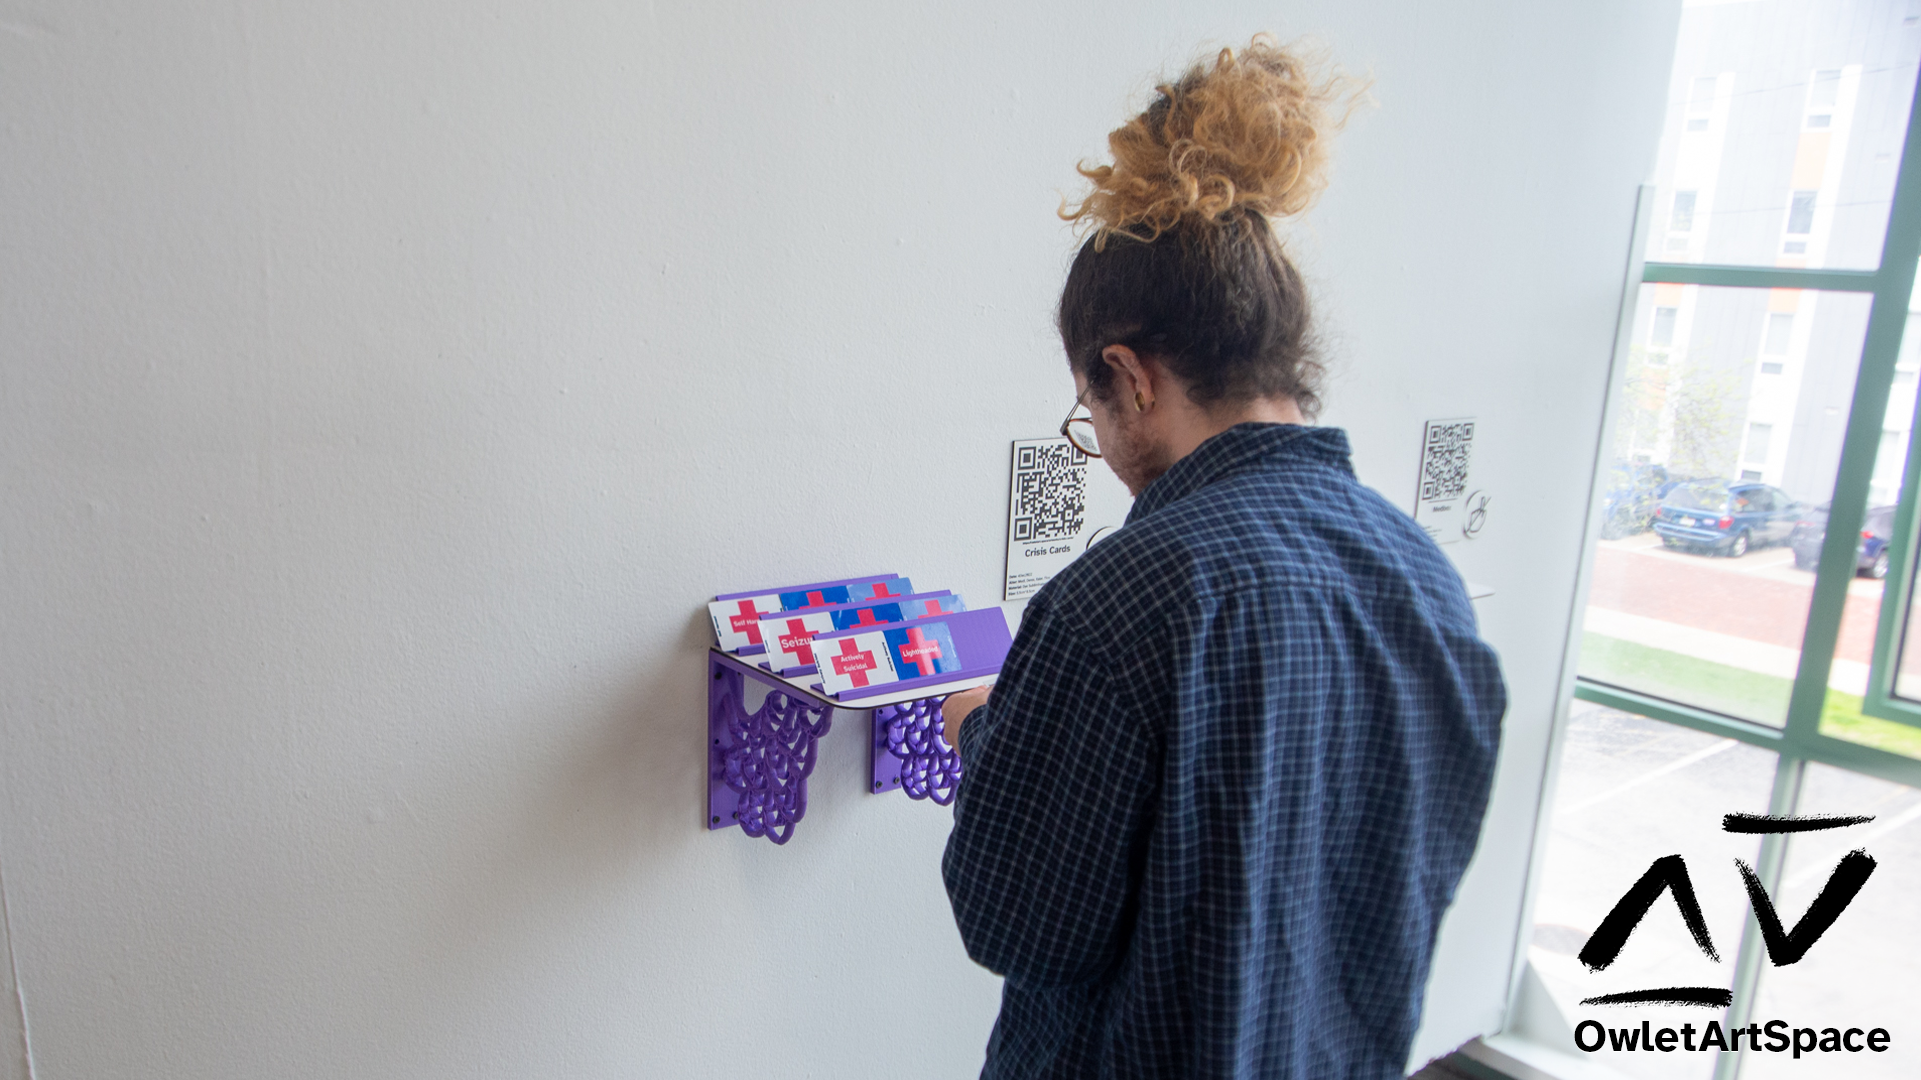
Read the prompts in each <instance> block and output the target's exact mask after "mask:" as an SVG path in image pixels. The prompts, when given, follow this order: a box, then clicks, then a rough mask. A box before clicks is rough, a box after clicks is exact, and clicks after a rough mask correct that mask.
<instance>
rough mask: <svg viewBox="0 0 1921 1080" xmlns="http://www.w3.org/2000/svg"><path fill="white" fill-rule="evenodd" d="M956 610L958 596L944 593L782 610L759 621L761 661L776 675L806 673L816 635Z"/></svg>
mask: <svg viewBox="0 0 1921 1080" xmlns="http://www.w3.org/2000/svg"><path fill="white" fill-rule="evenodd" d="M957 610H964V606H963V605H962V604H961V602H960V598H959V597H957V596H955V595H953V594H952V593H944V592H943V593H917V594H914V595H911V596H902V597H898V598H895V599H890V600H864V601H860V602H858V603H852V604H835V605H831V606H828V607H810V608H800V609H798V610H795V611H783V612H780V613H779V614H776V615H772V616H769V617H767V618H764V619H762V620H761V621H760V639H761V641H762V642H763V643H765V644H766V646H767V659H766V661H765V662H764V663H765V665H766V667H767V669H768V670H769V671H772V672H774V673H775V674H777V675H798V674H805V673H806V672H807V671H811V670H812V669H813V665H814V664H816V663H818V662H819V661H818V660H817V659H816V658H815V656H814V650H813V648H812V647H811V645H810V642H811V641H812V640H813V637H814V635H815V634H824V633H829V632H831V631H834V630H852V629H857V628H859V627H863V626H881V625H883V624H886V623H897V622H905V621H906V620H908V619H911V618H916V617H918V616H919V613H921V612H932V613H934V614H940V613H942V612H945V611H957ZM910 612H912V613H913V614H910Z"/></svg>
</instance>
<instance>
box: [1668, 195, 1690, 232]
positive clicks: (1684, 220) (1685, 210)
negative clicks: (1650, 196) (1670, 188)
mask: <svg viewBox="0 0 1921 1080" xmlns="http://www.w3.org/2000/svg"><path fill="white" fill-rule="evenodd" d="M1694 196H1695V193H1694V192H1692V191H1677V192H1675V193H1674V210H1673V212H1672V213H1670V214H1669V215H1668V231H1669V232H1678V233H1684V232H1693V231H1694Z"/></svg>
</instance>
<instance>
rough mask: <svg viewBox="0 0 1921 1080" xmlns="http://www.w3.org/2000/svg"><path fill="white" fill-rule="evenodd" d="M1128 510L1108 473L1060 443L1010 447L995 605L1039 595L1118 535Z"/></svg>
mask: <svg viewBox="0 0 1921 1080" xmlns="http://www.w3.org/2000/svg"><path fill="white" fill-rule="evenodd" d="M1133 503H1134V500H1133V498H1132V497H1131V496H1129V495H1128V493H1127V488H1126V487H1124V486H1122V484H1121V482H1120V480H1119V479H1117V478H1116V477H1115V476H1114V473H1113V470H1111V469H1109V468H1108V467H1107V466H1105V465H1103V464H1101V463H1100V462H1099V461H1096V460H1095V459H1093V458H1090V457H1088V456H1087V455H1086V454H1083V453H1081V452H1080V451H1079V450H1078V449H1076V448H1075V447H1074V445H1073V444H1072V443H1070V442H1068V441H1067V440H1066V439H1064V438H1052V439H1017V440H1015V441H1014V452H1013V467H1012V470H1011V472H1010V474H1009V477H1008V485H1007V579H1006V583H1005V585H1004V588H1003V590H1002V593H1001V598H1002V599H1003V600H1025V599H1027V598H1028V597H1030V596H1033V595H1034V594H1035V593H1037V592H1039V591H1040V587H1041V586H1042V585H1045V584H1047V583H1048V581H1050V580H1052V578H1053V577H1054V575H1055V574H1058V573H1060V572H1061V571H1062V570H1063V569H1065V568H1066V566H1067V564H1068V563H1071V562H1073V561H1074V560H1075V559H1076V558H1078V557H1079V556H1080V553H1081V552H1083V551H1086V550H1087V549H1088V548H1089V547H1092V546H1093V544H1094V542H1095V541H1097V540H1099V539H1101V538H1102V537H1103V536H1106V535H1107V534H1108V533H1111V532H1113V531H1114V530H1115V529H1118V528H1120V527H1121V525H1122V524H1123V523H1125V522H1126V521H1127V511H1128V508H1129V507H1131V506H1132V505H1133Z"/></svg>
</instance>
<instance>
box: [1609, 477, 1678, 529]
mask: <svg viewBox="0 0 1921 1080" xmlns="http://www.w3.org/2000/svg"><path fill="white" fill-rule="evenodd" d="M1679 483H1682V481H1680V480H1676V479H1669V477H1668V471H1667V468H1666V467H1665V466H1661V465H1648V464H1642V465H1625V464H1617V465H1615V466H1614V468H1613V469H1612V470H1610V471H1609V473H1608V487H1607V491H1606V492H1605V493H1604V494H1603V495H1602V496H1601V539H1603V540H1619V539H1621V538H1622V537H1624V536H1633V535H1635V534H1636V533H1644V532H1646V531H1648V527H1649V526H1650V525H1652V524H1654V511H1655V510H1656V508H1658V507H1659V506H1660V505H1661V500H1662V499H1663V498H1665V497H1666V496H1667V494H1668V492H1670V491H1672V490H1674V487H1675V485H1676V484H1679Z"/></svg>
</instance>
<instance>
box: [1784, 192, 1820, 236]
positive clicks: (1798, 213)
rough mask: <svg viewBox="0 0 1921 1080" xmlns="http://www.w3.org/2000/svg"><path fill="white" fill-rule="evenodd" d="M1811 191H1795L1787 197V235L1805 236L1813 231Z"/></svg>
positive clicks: (1814, 193)
mask: <svg viewBox="0 0 1921 1080" xmlns="http://www.w3.org/2000/svg"><path fill="white" fill-rule="evenodd" d="M1816 194H1817V193H1816V192H1813V191H1796V192H1794V193H1793V194H1792V195H1790V196H1789V197H1788V235H1789V236H1806V235H1807V234H1808V233H1811V232H1813V231H1814V197H1815V195H1816Z"/></svg>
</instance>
